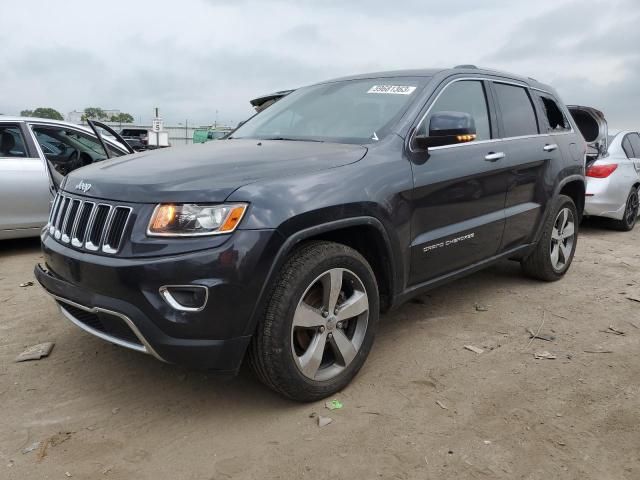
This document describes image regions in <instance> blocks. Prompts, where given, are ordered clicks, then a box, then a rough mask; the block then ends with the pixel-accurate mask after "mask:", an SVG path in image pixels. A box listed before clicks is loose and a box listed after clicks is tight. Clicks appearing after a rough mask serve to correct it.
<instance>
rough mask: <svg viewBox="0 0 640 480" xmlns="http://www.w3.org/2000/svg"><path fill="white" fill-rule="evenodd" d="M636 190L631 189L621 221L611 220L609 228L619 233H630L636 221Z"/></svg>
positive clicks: (637, 206)
mask: <svg viewBox="0 0 640 480" xmlns="http://www.w3.org/2000/svg"><path fill="white" fill-rule="evenodd" d="M638 208H639V204H638V189H637V188H636V187H632V188H631V191H630V192H629V196H628V197H627V203H626V204H625V209H624V214H623V217H622V220H611V228H613V229H615V230H620V231H621V232H630V231H631V230H633V227H635V225H636V221H637V220H638Z"/></svg>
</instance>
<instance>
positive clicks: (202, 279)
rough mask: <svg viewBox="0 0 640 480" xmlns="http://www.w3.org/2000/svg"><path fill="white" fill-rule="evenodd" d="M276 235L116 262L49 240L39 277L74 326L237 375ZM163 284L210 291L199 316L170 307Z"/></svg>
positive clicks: (245, 235) (261, 233)
mask: <svg viewBox="0 0 640 480" xmlns="http://www.w3.org/2000/svg"><path fill="white" fill-rule="evenodd" d="M276 240H277V237H276V236H275V235H274V234H273V231H271V230H252V231H237V232H236V233H234V235H233V237H232V238H230V239H229V241H227V242H225V243H224V244H223V245H221V246H219V247H216V248H213V249H208V250H202V251H197V252H191V253H184V254H180V255H173V256H168V257H154V258H118V257H107V256H100V255H92V254H88V253H84V252H80V251H77V250H74V249H72V248H69V247H66V246H64V245H62V244H60V243H58V242H57V241H55V240H54V239H52V238H51V237H50V236H48V235H46V236H45V237H44V238H43V241H42V247H43V252H44V259H45V264H46V266H45V267H42V266H40V265H37V266H36V267H35V276H36V279H37V280H38V282H39V283H40V284H41V285H42V286H43V287H44V289H45V290H46V291H47V292H48V293H49V294H51V295H52V296H53V297H54V298H55V299H56V301H57V302H58V304H59V306H60V308H61V310H62V313H63V314H64V315H65V316H66V317H67V318H68V319H69V320H71V321H72V322H73V323H75V324H76V325H77V326H79V327H81V328H83V329H84V330H85V331H87V332H89V333H92V334H93V335H96V336H98V337H100V338H102V339H104V340H107V341H110V342H112V343H116V344H118V345H121V346H124V347H127V348H131V349H134V350H138V351H141V352H145V353H148V354H151V355H153V356H155V357H157V358H159V359H161V360H164V361H166V362H169V363H177V364H182V365H187V366H190V367H195V368H205V369H211V370H217V371H220V372H225V373H232V372H236V371H237V370H238V369H239V367H240V365H241V363H242V359H243V357H244V353H245V351H246V348H247V346H248V344H249V341H250V339H251V334H252V333H253V322H252V318H253V313H254V307H255V304H256V301H257V299H258V297H259V295H260V292H261V290H262V285H263V282H264V281H265V278H266V276H267V272H268V269H269V266H270V265H269V263H270V262H269V261H268V260H269V259H271V258H273V254H272V252H271V249H272V248H277V245H276V244H277V241H276ZM165 285H200V286H205V287H206V288H207V289H208V300H207V303H206V305H205V306H204V308H203V309H202V310H201V311H197V312H185V311H179V310H176V309H175V308H173V307H171V306H170V305H169V304H168V303H167V302H166V301H165V300H164V299H163V298H162V296H161V294H160V291H159V290H160V287H162V286H165Z"/></svg>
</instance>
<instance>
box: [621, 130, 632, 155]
mask: <svg viewBox="0 0 640 480" xmlns="http://www.w3.org/2000/svg"><path fill="white" fill-rule="evenodd" d="M629 137H630V135H627V136H626V137H624V139H623V140H622V150H624V153H625V155H626V156H627V158H634V157H633V148H632V147H631V140H629Z"/></svg>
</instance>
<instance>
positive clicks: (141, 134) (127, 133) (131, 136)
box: [120, 128, 149, 152]
mask: <svg viewBox="0 0 640 480" xmlns="http://www.w3.org/2000/svg"><path fill="white" fill-rule="evenodd" d="M120 136H121V137H122V138H123V139H124V140H125V141H126V142H127V143H128V144H129V146H131V148H133V149H134V150H135V151H137V152H139V151H141V150H146V149H147V148H148V146H149V131H148V130H147V129H146V128H123V129H122V130H120Z"/></svg>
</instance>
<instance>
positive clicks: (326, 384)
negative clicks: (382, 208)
mask: <svg viewBox="0 0 640 480" xmlns="http://www.w3.org/2000/svg"><path fill="white" fill-rule="evenodd" d="M347 307H348V309H347ZM379 308H380V307H379V296H378V286H377V284H376V279H375V275H374V273H373V270H372V269H371V266H370V265H369V264H368V263H367V261H366V260H365V258H364V257H363V256H362V255H360V254H359V253H358V252H357V251H355V250H354V249H352V248H350V247H347V246H345V245H342V244H338V243H333V242H324V241H322V242H320V241H314V242H311V243H309V244H307V245H304V246H302V247H300V248H299V249H298V250H297V251H295V252H294V253H293V254H292V255H291V256H290V257H289V259H288V260H287V262H286V263H285V265H284V266H283V267H282V270H281V271H280V273H279V275H278V278H277V280H276V282H275V284H274V286H273V288H272V290H271V293H270V298H269V303H268V305H267V308H266V311H265V313H264V316H263V317H262V319H261V321H260V322H259V324H258V326H257V329H256V333H255V335H254V337H253V339H252V341H251V346H250V348H249V363H250V365H251V367H252V369H253V370H254V372H255V373H256V375H257V376H258V378H259V379H260V380H261V381H262V382H263V383H264V384H265V385H267V386H268V387H270V388H272V389H273V390H275V391H277V392H278V393H281V394H282V395H284V396H286V397H288V398H290V399H292V400H296V401H302V402H310V401H315V400H319V399H322V398H325V397H327V396H329V395H332V394H334V393H336V392H338V391H340V390H341V389H343V388H344V387H346V386H347V385H348V384H349V382H350V381H351V380H352V379H353V377H355V375H356V374H357V373H358V371H359V370H360V367H362V365H363V364H364V362H365V360H366V358H367V355H368V354H369V351H370V350H371V346H372V344H373V340H374V336H375V330H376V326H377V322H378V316H379Z"/></svg>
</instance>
